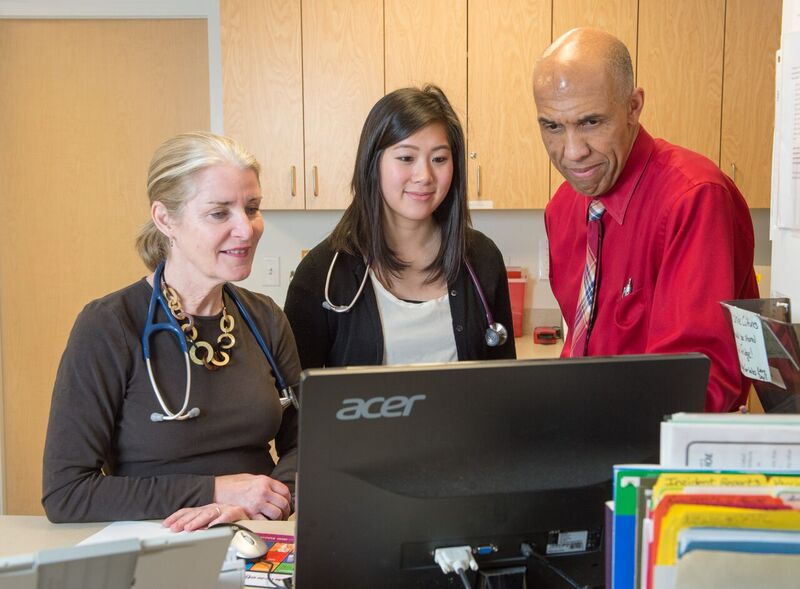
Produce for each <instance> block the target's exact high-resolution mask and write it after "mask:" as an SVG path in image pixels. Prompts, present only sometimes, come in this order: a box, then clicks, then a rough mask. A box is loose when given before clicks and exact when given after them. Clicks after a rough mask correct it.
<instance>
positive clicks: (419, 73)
mask: <svg viewBox="0 0 800 589" xmlns="http://www.w3.org/2000/svg"><path fill="white" fill-rule="evenodd" d="M384 7H385V8H384V9H385V11H386V26H385V35H386V38H385V41H384V63H385V68H386V92H387V93H388V92H391V91H392V90H396V89H397V88H403V87H406V86H418V87H419V86H422V85H424V84H426V83H433V84H436V85H437V86H439V87H441V88H442V90H444V93H445V94H446V95H447V98H448V100H450V104H452V105H453V110H455V111H456V114H457V115H458V118H459V119H460V120H461V123H462V124H463V125H464V126H465V127H466V121H467V4H466V2H465V1H464V0H436V1H435V2H431V1H430V0H386V2H385V4H384Z"/></svg>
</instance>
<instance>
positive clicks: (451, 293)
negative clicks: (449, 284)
mask: <svg viewBox="0 0 800 589" xmlns="http://www.w3.org/2000/svg"><path fill="white" fill-rule="evenodd" d="M457 294H458V293H457V292H456V291H455V290H451V291H450V296H451V297H454V296H456V295H457Z"/></svg>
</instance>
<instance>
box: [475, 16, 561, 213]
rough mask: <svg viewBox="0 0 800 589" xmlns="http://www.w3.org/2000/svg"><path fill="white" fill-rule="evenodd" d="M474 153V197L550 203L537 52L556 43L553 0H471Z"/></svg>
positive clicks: (496, 202) (495, 204) (511, 203)
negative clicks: (536, 90)
mask: <svg viewBox="0 0 800 589" xmlns="http://www.w3.org/2000/svg"><path fill="white" fill-rule="evenodd" d="M468 6H469V25H468V27H469V28H468V39H469V69H468V84H467V86H468V94H467V104H468V107H467V108H468V113H467V137H468V139H467V142H468V144H467V152H468V153H469V159H468V162H469V166H468V167H469V182H468V185H469V189H468V195H469V199H470V200H471V201H490V202H491V204H492V208H497V209H533V208H543V207H544V206H545V205H546V204H547V200H548V197H549V183H550V174H549V169H550V166H549V159H548V157H547V152H546V151H545V149H544V146H543V145H542V140H541V138H540V136H539V125H538V123H537V121H536V107H535V105H534V102H533V87H532V73H533V64H534V62H535V60H536V58H537V57H538V56H539V54H541V52H542V51H544V49H545V48H546V47H547V46H548V45H549V44H550V27H551V2H550V0H469V4H468Z"/></svg>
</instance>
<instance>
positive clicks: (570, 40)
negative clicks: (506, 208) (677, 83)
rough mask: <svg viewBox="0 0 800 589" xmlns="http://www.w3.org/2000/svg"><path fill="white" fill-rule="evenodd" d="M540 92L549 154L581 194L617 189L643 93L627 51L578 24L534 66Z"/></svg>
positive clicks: (540, 112) (615, 41) (535, 92)
mask: <svg viewBox="0 0 800 589" xmlns="http://www.w3.org/2000/svg"><path fill="white" fill-rule="evenodd" d="M533 96H534V99H535V100H536V110H537V111H538V119H539V130H540V131H541V134H542V141H543V142H544V145H545V149H547V154H548V155H549V156H550V160H551V161H552V162H553V165H554V166H555V167H556V169H558V171H559V172H561V174H563V175H564V177H565V178H566V180H567V182H569V183H570V184H571V185H572V187H573V188H574V189H575V190H576V191H577V192H580V193H582V194H585V195H587V196H600V195H603V194H605V193H606V192H608V191H610V190H612V189H613V187H614V185H615V184H616V182H617V179H618V178H619V176H620V174H621V173H622V171H623V170H624V168H625V163H626V161H627V159H628V154H629V153H630V150H631V147H632V146H633V142H634V141H635V139H636V136H637V134H638V130H639V115H640V114H641V112H642V107H643V105H644V92H643V91H642V89H641V88H634V87H633V68H632V67H631V58H630V54H628V50H627V49H626V48H625V45H623V44H622V43H621V42H620V41H619V39H617V38H616V37H613V36H611V35H609V34H608V33H605V32H603V31H599V30H597V29H573V30H571V31H569V32H568V33H566V34H564V35H562V36H561V37H559V38H558V40H556V42H555V43H553V44H552V45H551V46H550V47H548V49H547V51H545V52H544V54H543V55H542V57H541V58H539V61H537V62H536V67H535V68H534V70H533Z"/></svg>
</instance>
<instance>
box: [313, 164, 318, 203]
mask: <svg viewBox="0 0 800 589" xmlns="http://www.w3.org/2000/svg"><path fill="white" fill-rule="evenodd" d="M311 181H312V184H313V186H314V196H319V172H317V166H314V167H313V168H311Z"/></svg>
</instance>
